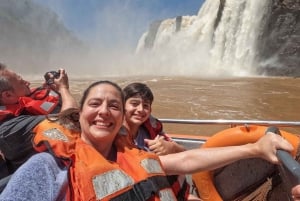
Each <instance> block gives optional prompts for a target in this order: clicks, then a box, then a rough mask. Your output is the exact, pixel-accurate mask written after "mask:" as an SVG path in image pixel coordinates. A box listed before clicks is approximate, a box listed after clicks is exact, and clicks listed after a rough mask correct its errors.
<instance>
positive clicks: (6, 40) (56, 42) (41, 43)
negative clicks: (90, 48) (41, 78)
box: [0, 0, 84, 73]
mask: <svg viewBox="0 0 300 201" xmlns="http://www.w3.org/2000/svg"><path fill="white" fill-rule="evenodd" d="M0 27H1V29H0V62H4V63H6V64H7V65H9V66H13V67H14V68H18V71H19V72H21V73H23V72H24V73H28V72H29V73H40V72H44V70H45V69H47V67H49V68H54V66H55V67H57V64H56V62H61V61H62V60H64V61H66V60H68V59H71V55H72V54H73V55H74V54H77V52H75V51H74V50H78V49H81V50H83V49H84V45H83V43H82V42H81V41H80V40H78V39H77V38H76V37H75V36H74V35H73V34H72V33H71V32H70V31H69V30H68V29H66V28H65V26H64V25H63V23H62V22H60V20H59V18H58V16H57V15H56V14H55V13H53V12H51V11H49V10H48V9H46V8H43V7H41V6H39V5H37V4H35V3H34V2H32V1H31V0H1V1H0Z"/></svg>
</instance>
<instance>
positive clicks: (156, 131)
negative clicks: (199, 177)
mask: <svg viewBox="0 0 300 201" xmlns="http://www.w3.org/2000/svg"><path fill="white" fill-rule="evenodd" d="M142 126H143V127H144V128H146V130H147V132H148V133H149V135H150V139H152V140H153V139H155V138H156V136H157V135H161V136H164V138H165V140H166V141H172V139H171V138H170V137H169V136H167V135H166V134H165V133H164V131H163V125H162V123H161V121H159V120H158V119H156V118H155V117H153V116H150V117H149V118H148V119H147V120H146V121H145V122H144V123H143V125H142ZM168 181H169V183H170V185H171V186H172V189H173V192H174V193H175V195H176V197H177V199H178V200H187V198H188V195H189V193H190V186H189V184H188V183H187V180H186V177H185V175H172V176H168Z"/></svg>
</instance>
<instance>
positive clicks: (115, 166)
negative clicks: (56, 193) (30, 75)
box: [33, 120, 176, 201]
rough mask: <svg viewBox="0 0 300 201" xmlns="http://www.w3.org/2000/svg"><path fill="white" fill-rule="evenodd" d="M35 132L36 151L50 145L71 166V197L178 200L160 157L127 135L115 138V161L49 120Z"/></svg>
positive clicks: (74, 198) (69, 197) (114, 200)
mask: <svg viewBox="0 0 300 201" xmlns="http://www.w3.org/2000/svg"><path fill="white" fill-rule="evenodd" d="M45 121H47V120H45ZM46 124H48V126H45V125H46ZM54 128H55V131H54ZM34 132H35V136H34V140H33V142H34V147H35V148H36V150H38V151H44V150H45V149H46V146H48V145H50V147H51V151H52V152H53V153H54V154H55V156H56V157H58V158H61V159H63V161H64V163H65V165H68V166H69V178H70V179H69V182H70V188H69V192H68V196H67V197H68V199H69V200H72V201H73V200H74V201H77V200H78V201H79V200H89V201H92V200H113V201H122V200H133V201H134V200H137V201H138V200H151V201H159V200H176V197H175V195H174V193H173V191H172V189H171V187H170V184H169V183H168V181H167V179H166V175H165V173H164V171H163V168H162V166H161V163H160V161H159V159H158V156H156V155H155V154H151V153H148V152H145V151H142V150H139V149H136V148H134V147H133V145H132V144H131V143H130V142H129V141H128V137H127V136H124V135H120V134H119V135H118V136H117V137H116V140H115V142H114V145H115V147H116V148H117V160H116V162H113V161H108V160H107V159H105V158H104V157H103V156H102V155H101V154H99V152H98V151H97V150H96V149H94V148H93V147H92V146H90V145H88V144H86V143H84V142H83V141H82V140H81V139H80V138H78V139H76V138H75V139H76V140H74V138H72V137H71V138H70V136H78V135H77V134H73V133H70V132H69V131H67V130H66V129H64V128H63V127H62V126H60V125H57V124H56V123H53V122H49V121H47V123H44V124H43V126H40V125H38V126H37V127H36V128H35V129H34ZM51 132H53V133H52V134H51ZM54 133H55V134H54ZM43 142H44V143H43ZM45 142H47V143H45ZM47 144H48V145H47ZM45 145H46V146H45Z"/></svg>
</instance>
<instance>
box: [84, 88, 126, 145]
mask: <svg viewBox="0 0 300 201" xmlns="http://www.w3.org/2000/svg"><path fill="white" fill-rule="evenodd" d="M123 115H124V114H123V105H122V97H121V94H120V92H119V91H118V90H117V89H116V88H115V87H114V86H112V85H110V84H107V83H102V84H98V85H96V86H94V87H93V88H91V89H90V92H89V94H88V95H87V97H86V99H85V101H84V103H83V105H82V109H81V111H80V119H79V121H80V126H81V130H82V133H81V136H82V139H83V140H84V141H85V142H87V143H88V144H92V145H94V146H97V145H99V143H100V142H103V141H104V142H109V141H111V142H112V141H113V140H114V138H115V136H116V135H117V133H118V131H119V129H120V127H121V126H122V121H123Z"/></svg>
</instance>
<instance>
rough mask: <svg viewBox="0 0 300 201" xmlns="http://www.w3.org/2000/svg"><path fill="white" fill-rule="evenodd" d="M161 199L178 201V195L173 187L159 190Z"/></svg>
mask: <svg viewBox="0 0 300 201" xmlns="http://www.w3.org/2000/svg"><path fill="white" fill-rule="evenodd" d="M159 199H160V200H161V201H176V200H177V199H176V197H175V196H174V193H173V191H172V190H171V189H164V190H160V191H159Z"/></svg>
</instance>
